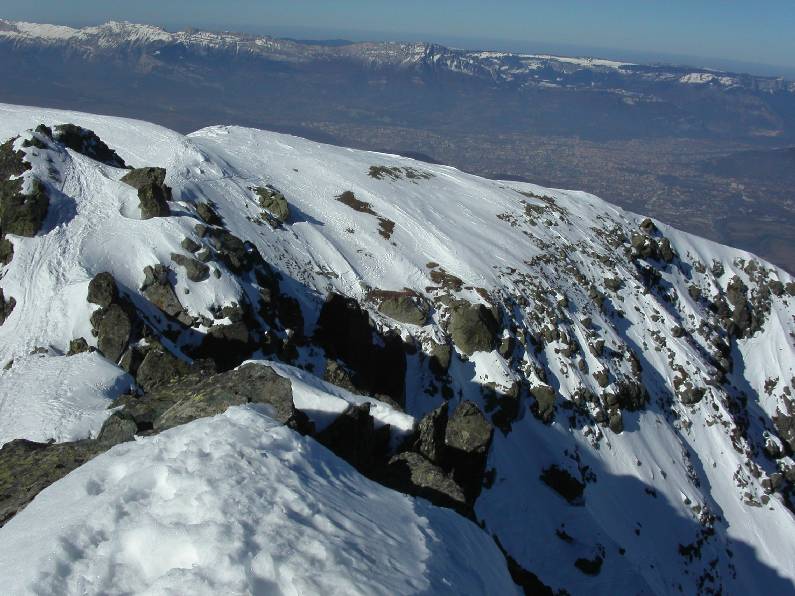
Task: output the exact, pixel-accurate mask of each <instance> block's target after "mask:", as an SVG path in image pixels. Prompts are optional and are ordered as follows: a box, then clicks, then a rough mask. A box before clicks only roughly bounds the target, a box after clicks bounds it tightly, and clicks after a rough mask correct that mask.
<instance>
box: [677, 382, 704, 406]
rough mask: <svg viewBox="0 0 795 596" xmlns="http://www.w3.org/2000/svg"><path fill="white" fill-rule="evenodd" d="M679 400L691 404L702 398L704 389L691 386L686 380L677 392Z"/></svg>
mask: <svg viewBox="0 0 795 596" xmlns="http://www.w3.org/2000/svg"><path fill="white" fill-rule="evenodd" d="M678 394H679V401H681V402H682V403H683V404H685V405H693V404H697V403H698V402H700V401H701V400H702V399H704V395H705V394H706V390H705V389H703V388H702V387H693V385H692V384H691V383H690V382H688V383H686V384H685V385H684V386H683V387H681V388H680V390H679V392H678Z"/></svg>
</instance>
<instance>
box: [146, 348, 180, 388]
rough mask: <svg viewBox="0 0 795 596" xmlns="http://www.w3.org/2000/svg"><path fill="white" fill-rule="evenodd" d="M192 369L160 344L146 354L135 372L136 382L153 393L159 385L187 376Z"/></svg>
mask: <svg viewBox="0 0 795 596" xmlns="http://www.w3.org/2000/svg"><path fill="white" fill-rule="evenodd" d="M190 370H191V368H190V366H189V365H188V364H187V363H186V362H183V361H182V360H179V359H178V358H176V357H174V356H172V355H171V353H170V352H169V351H168V350H166V349H164V348H163V346H161V345H160V344H154V345H152V346H151V347H149V349H148V350H147V352H146V355H145V356H144V357H143V360H142V361H141V363H140V364H139V365H138V367H137V370H136V372H135V380H136V382H137V383H138V385H140V386H141V388H142V389H143V390H144V391H151V390H152V389H154V388H155V387H157V386H158V385H163V384H165V383H170V382H171V381H173V380H174V379H177V378H179V377H182V376H185V375H187V374H188V373H189V372H190Z"/></svg>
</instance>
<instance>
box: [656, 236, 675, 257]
mask: <svg viewBox="0 0 795 596" xmlns="http://www.w3.org/2000/svg"><path fill="white" fill-rule="evenodd" d="M657 251H658V253H659V256H660V260H662V261H665V262H666V263H670V262H672V261H673V260H674V258H675V257H676V253H674V249H673V248H672V247H671V241H670V240H668V238H662V239H661V240H660V242H659V243H658V245H657Z"/></svg>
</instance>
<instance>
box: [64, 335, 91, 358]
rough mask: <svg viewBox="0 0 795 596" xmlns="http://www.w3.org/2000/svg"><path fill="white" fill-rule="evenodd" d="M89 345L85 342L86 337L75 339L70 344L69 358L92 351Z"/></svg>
mask: <svg viewBox="0 0 795 596" xmlns="http://www.w3.org/2000/svg"><path fill="white" fill-rule="evenodd" d="M91 349H93V348H91V347H90V346H89V345H88V342H87V341H86V340H85V338H84V337H78V338H77V339H73V340H72V341H70V342H69V351H68V352H67V353H66V355H67V356H74V355H76V354H82V353H83V352H88V351H89V350H91Z"/></svg>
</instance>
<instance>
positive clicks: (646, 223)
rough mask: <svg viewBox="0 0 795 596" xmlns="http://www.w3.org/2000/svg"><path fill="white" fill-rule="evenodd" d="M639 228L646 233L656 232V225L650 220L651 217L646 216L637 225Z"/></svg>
mask: <svg viewBox="0 0 795 596" xmlns="http://www.w3.org/2000/svg"><path fill="white" fill-rule="evenodd" d="M638 227H639V228H640V229H641V230H643V231H644V232H645V233H646V234H656V233H657V232H658V230H657V226H656V225H655V223H654V222H653V221H652V220H651V218H649V217H647V218H646V219H644V220H643V221H642V222H640V225H639V226H638Z"/></svg>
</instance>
